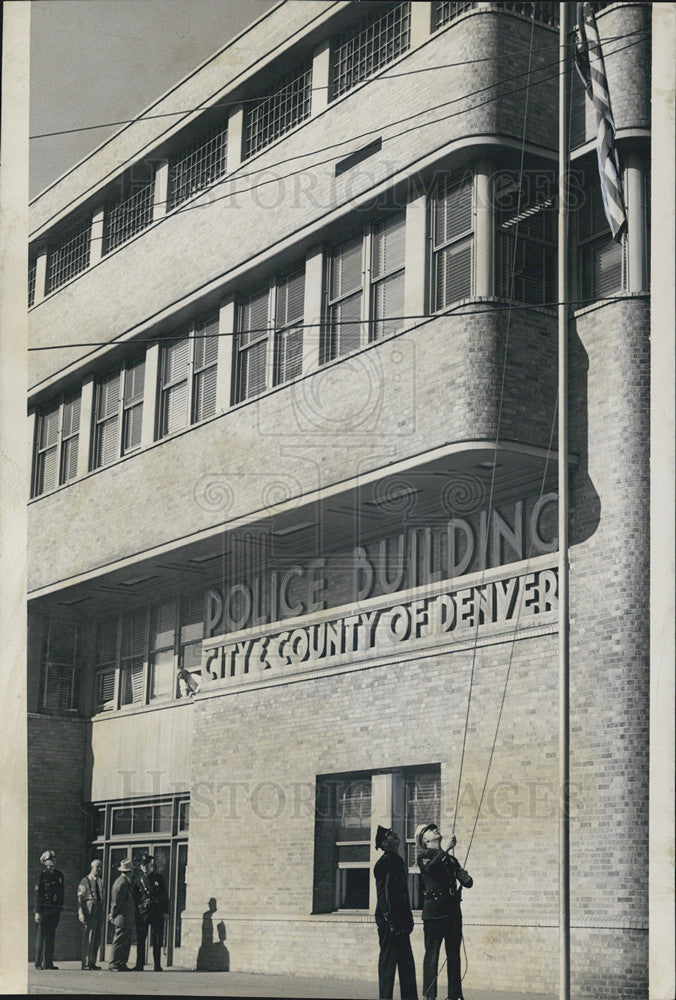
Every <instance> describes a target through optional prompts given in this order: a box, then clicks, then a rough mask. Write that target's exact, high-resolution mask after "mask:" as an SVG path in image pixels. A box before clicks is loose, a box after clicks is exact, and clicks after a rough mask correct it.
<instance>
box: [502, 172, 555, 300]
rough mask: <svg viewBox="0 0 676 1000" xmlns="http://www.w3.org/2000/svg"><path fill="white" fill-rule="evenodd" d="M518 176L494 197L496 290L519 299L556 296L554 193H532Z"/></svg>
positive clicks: (552, 297) (552, 298)
mask: <svg viewBox="0 0 676 1000" xmlns="http://www.w3.org/2000/svg"><path fill="white" fill-rule="evenodd" d="M528 181H529V178H528V176H527V175H524V179H523V180H522V182H521V183H520V184H519V183H518V177H516V176H515V178H514V182H513V183H512V184H510V185H509V186H508V187H507V188H506V189H505V190H504V191H503V192H501V193H500V195H499V196H498V199H497V207H496V227H497V232H496V241H495V243H496V245H495V252H496V268H495V272H496V294H497V295H499V296H501V297H502V298H506V299H511V300H512V301H518V302H530V303H533V304H534V305H537V304H542V303H550V304H552V305H553V304H554V303H555V302H556V298H557V286H556V280H557V272H556V223H557V215H556V206H555V199H554V196H553V194H552V195H551V196H550V197H547V196H546V192H545V193H542V194H539V195H532V194H530V193H529V190H528Z"/></svg>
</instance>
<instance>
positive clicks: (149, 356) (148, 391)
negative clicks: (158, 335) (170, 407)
mask: <svg viewBox="0 0 676 1000" xmlns="http://www.w3.org/2000/svg"><path fill="white" fill-rule="evenodd" d="M159 381H160V345H159V344H150V346H149V347H148V348H147V349H146V365H145V372H144V378H143V422H142V424H141V447H142V448H148V447H150V445H151V444H152V443H153V441H154V440H155V428H156V426H157V406H158V398H157V397H158V394H159Z"/></svg>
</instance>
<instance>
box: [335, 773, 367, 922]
mask: <svg viewBox="0 0 676 1000" xmlns="http://www.w3.org/2000/svg"><path fill="white" fill-rule="evenodd" d="M335 792H336V797H337V812H336V820H337V824H336V853H337V859H338V877H337V879H336V909H337V910H367V909H368V906H369V878H370V874H371V872H370V858H371V779H370V778H358V779H357V780H356V781H346V782H339V783H338V784H337V785H336V789H335Z"/></svg>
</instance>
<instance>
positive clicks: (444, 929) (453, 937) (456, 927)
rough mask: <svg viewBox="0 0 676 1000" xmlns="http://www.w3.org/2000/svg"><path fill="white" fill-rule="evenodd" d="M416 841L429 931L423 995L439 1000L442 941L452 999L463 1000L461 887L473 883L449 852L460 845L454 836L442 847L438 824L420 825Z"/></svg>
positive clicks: (424, 908) (427, 933)
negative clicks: (438, 986)
mask: <svg viewBox="0 0 676 1000" xmlns="http://www.w3.org/2000/svg"><path fill="white" fill-rule="evenodd" d="M415 839H416V841H417V844H418V846H419V847H420V848H421V853H420V854H418V867H419V868H420V874H421V875H422V879H423V885H424V893H423V898H424V902H423V910H422V918H423V927H424V931H425V959H424V961H423V996H424V997H425V1000H435V998H436V995H437V978H438V973H437V970H438V968H439V951H440V949H441V942H442V941H443V942H444V945H445V948H446V965H447V971H448V998H449V1000H463V997H462V982H461V978H460V942H461V941H462V913H461V911H460V898H461V892H462V890H461V889H460V888H459V886H458V882H459V883H460V885H462V886H465V888H467V889H469V888H471V887H472V885H473V884H474V883H473V880H472V878H471V877H470V876H469V875H468V874H467V872H466V871H465V870H464V869H463V868H461V867H460V863H459V862H458V861H457V859H456V858H454V857H453V855H452V854H450V853H449V852H450V851H452V850H453V848H454V847H455V845H456V839H455V837H451V838H450V840H449V841H448V844H447V846H446V848H445V849H442V847H441V833H440V832H439V828H438V827H437V825H436V824H435V823H428V824H427V825H426V826H425V825H422V826H419V827H418V829H417V830H416V838H415Z"/></svg>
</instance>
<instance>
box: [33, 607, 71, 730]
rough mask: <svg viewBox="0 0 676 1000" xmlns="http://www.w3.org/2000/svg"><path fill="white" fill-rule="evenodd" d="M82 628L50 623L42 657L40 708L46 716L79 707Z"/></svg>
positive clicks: (65, 622) (65, 623)
mask: <svg viewBox="0 0 676 1000" xmlns="http://www.w3.org/2000/svg"><path fill="white" fill-rule="evenodd" d="M78 641H79V626H78V625H77V624H76V623H73V622H67V621H54V620H52V621H49V622H48V624H47V628H46V634H45V642H44V647H43V650H44V651H43V658H42V675H41V690H40V709H41V711H42V712H45V713H47V714H51V713H59V712H68V711H72V710H74V709H75V708H77V699H78V693H79V692H78V687H79V685H78V668H77V657H78Z"/></svg>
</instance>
